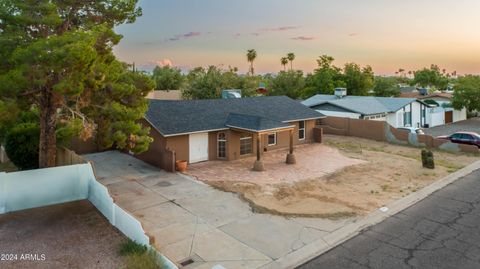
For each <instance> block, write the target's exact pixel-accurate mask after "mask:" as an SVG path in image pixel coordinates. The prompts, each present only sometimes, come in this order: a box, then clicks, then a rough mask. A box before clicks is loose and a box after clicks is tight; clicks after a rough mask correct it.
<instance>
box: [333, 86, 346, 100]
mask: <svg viewBox="0 0 480 269" xmlns="http://www.w3.org/2000/svg"><path fill="white" fill-rule="evenodd" d="M335 96H336V97H337V98H339V99H341V98H343V97H344V96H347V88H335Z"/></svg>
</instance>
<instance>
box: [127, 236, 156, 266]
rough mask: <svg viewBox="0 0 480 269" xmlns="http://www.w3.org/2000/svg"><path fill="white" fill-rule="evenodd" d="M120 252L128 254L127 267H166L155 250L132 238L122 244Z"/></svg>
mask: <svg viewBox="0 0 480 269" xmlns="http://www.w3.org/2000/svg"><path fill="white" fill-rule="evenodd" d="M119 253H120V255H122V256H126V269H161V268H166V266H165V265H164V264H163V262H162V261H161V259H160V257H159V255H158V254H157V252H156V251H155V250H153V249H150V250H149V249H148V247H147V246H145V245H142V244H139V243H137V242H135V241H133V240H130V239H128V240H127V241H125V242H124V243H122V244H121V245H120V249H119Z"/></svg>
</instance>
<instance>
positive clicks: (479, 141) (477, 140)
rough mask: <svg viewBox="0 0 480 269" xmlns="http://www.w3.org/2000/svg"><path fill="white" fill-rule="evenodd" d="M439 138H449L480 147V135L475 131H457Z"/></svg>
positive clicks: (452, 140)
mask: <svg viewBox="0 0 480 269" xmlns="http://www.w3.org/2000/svg"><path fill="white" fill-rule="evenodd" d="M437 138H439V139H447V140H450V141H451V142H453V143H458V144H468V145H475V146H477V147H479V148H480V135H479V134H477V133H474V132H456V133H454V134H452V135H443V136H438V137H437Z"/></svg>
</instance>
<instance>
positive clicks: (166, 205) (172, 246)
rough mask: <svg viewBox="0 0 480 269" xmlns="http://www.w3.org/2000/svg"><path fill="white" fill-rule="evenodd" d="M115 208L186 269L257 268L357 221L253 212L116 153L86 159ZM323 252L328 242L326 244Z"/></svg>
mask: <svg viewBox="0 0 480 269" xmlns="http://www.w3.org/2000/svg"><path fill="white" fill-rule="evenodd" d="M85 157H86V159H88V160H91V161H93V162H94V167H95V173H96V176H97V178H98V180H99V181H100V182H101V183H102V184H104V185H106V186H107V187H108V189H109V191H110V194H111V195H112V196H113V197H114V199H115V202H116V203H117V204H118V205H119V206H121V207H122V208H124V209H125V210H127V211H129V212H130V213H132V214H133V215H134V216H135V217H137V218H138V219H139V220H140V221H141V222H142V224H143V227H144V229H145V230H146V232H147V233H148V234H149V235H151V236H153V237H154V238H155V247H156V248H157V249H158V250H159V251H160V252H162V253H163V254H164V255H165V256H167V257H168V258H169V259H171V260H172V261H174V262H177V263H180V262H182V261H184V260H186V259H189V258H191V259H193V260H194V261H195V262H194V263H193V264H191V265H188V266H187V267H186V268H212V267H213V266H215V265H222V266H223V267H225V268H229V269H234V268H259V267H263V266H266V265H268V264H271V263H272V261H275V260H278V259H281V258H282V257H286V256H287V255H288V254H290V253H292V252H294V251H299V250H301V249H302V248H304V247H305V246H307V245H309V244H311V243H313V242H317V243H316V244H318V242H319V241H320V242H322V241H323V242H324V241H325V240H328V237H329V235H330V236H331V234H332V233H333V232H335V231H337V230H338V229H340V228H341V227H344V226H345V225H347V224H350V223H352V222H353V221H354V220H353V219H350V220H342V221H331V220H324V219H309V218H284V217H278V216H272V215H264V214H256V213H253V212H252V211H251V208H250V207H249V206H248V204H247V203H245V202H243V201H241V200H240V199H239V198H238V197H237V195H235V194H232V193H226V192H222V191H218V190H215V189H213V188H211V187H210V186H208V185H205V184H203V183H201V182H198V181H196V180H193V179H191V178H189V177H186V176H183V175H180V174H172V173H166V172H164V171H161V170H159V169H157V168H155V167H152V166H150V165H148V164H146V163H144V162H142V161H140V160H138V159H135V158H133V157H131V156H129V155H126V154H122V153H119V152H116V151H109V152H103V153H96V154H89V155H85ZM324 244H325V246H326V245H327V243H324Z"/></svg>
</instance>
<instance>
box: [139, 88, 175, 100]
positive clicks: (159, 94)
mask: <svg viewBox="0 0 480 269" xmlns="http://www.w3.org/2000/svg"><path fill="white" fill-rule="evenodd" d="M147 98H148V99H156V100H182V99H183V98H182V91H181V90H172V91H152V92H150V93H149V94H148V95H147Z"/></svg>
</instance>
